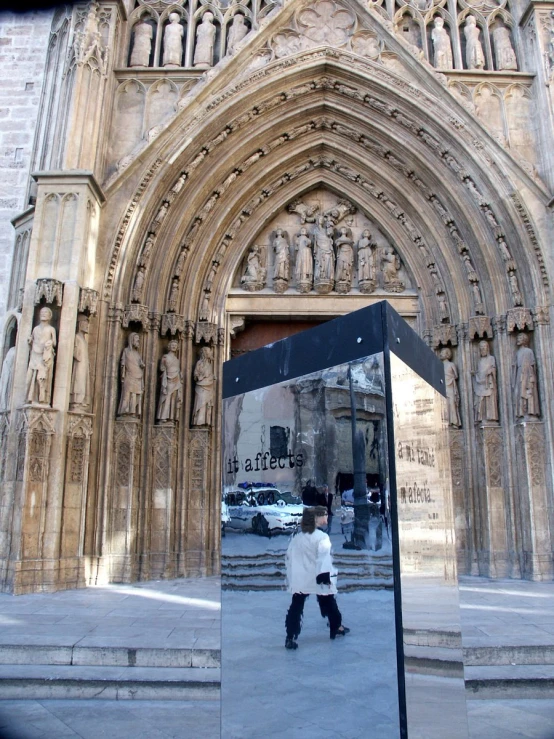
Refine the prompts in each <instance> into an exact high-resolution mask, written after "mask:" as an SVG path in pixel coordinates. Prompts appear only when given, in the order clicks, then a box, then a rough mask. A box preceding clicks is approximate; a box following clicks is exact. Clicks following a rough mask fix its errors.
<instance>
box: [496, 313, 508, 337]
mask: <svg viewBox="0 0 554 739" xmlns="http://www.w3.org/2000/svg"><path fill="white" fill-rule="evenodd" d="M506 323H507V321H506V316H504V315H499V316H493V319H492V325H493V328H494V329H495V331H498V333H499V334H503V333H505V331H506Z"/></svg>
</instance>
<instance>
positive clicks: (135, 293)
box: [131, 267, 146, 303]
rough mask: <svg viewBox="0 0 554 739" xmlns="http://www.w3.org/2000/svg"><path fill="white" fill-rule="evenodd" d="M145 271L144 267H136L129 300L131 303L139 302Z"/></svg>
mask: <svg viewBox="0 0 554 739" xmlns="http://www.w3.org/2000/svg"><path fill="white" fill-rule="evenodd" d="M145 275H146V272H145V269H144V267H139V268H138V269H137V273H136V275H135V281H134V283H133V290H132V294H131V302H132V303H140V301H141V300H142V291H143V288H144V278H145Z"/></svg>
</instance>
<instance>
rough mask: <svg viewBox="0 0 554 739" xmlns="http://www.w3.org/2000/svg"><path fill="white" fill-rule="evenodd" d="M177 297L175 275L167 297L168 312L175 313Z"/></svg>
mask: <svg viewBox="0 0 554 739" xmlns="http://www.w3.org/2000/svg"><path fill="white" fill-rule="evenodd" d="M178 299H179V280H178V279H177V278H176V277H175V278H174V279H173V282H172V283H171V290H170V291H169V298H168V299H167V310H168V312H169V313H175V311H176V310H177V301H178Z"/></svg>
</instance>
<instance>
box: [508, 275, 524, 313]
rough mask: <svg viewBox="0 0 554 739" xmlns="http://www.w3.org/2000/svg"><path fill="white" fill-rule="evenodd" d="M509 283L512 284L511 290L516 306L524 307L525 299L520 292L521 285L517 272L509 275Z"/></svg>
mask: <svg viewBox="0 0 554 739" xmlns="http://www.w3.org/2000/svg"><path fill="white" fill-rule="evenodd" d="M508 281H509V283H510V290H511V291H512V298H513V300H514V305H516V306H517V305H523V298H522V297H521V292H520V291H519V284H518V281H517V275H516V273H515V272H510V273H509V274H508Z"/></svg>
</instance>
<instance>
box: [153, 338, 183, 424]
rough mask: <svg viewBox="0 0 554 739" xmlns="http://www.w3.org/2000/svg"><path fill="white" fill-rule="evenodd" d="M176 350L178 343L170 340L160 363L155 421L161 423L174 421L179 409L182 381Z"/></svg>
mask: <svg viewBox="0 0 554 739" xmlns="http://www.w3.org/2000/svg"><path fill="white" fill-rule="evenodd" d="M178 348H179V343H178V342H177V341H176V340H175V339H172V340H171V341H170V342H169V344H168V346H167V354H164V356H163V357H162V359H161V361H160V374H161V386H160V401H159V403H158V412H157V414H156V419H157V420H158V421H161V422H162V423H168V422H171V421H176V420H177V418H178V415H179V409H180V407H181V400H182V388H183V381H182V377H181V366H180V364H179V359H178V357H177V349H178Z"/></svg>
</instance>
